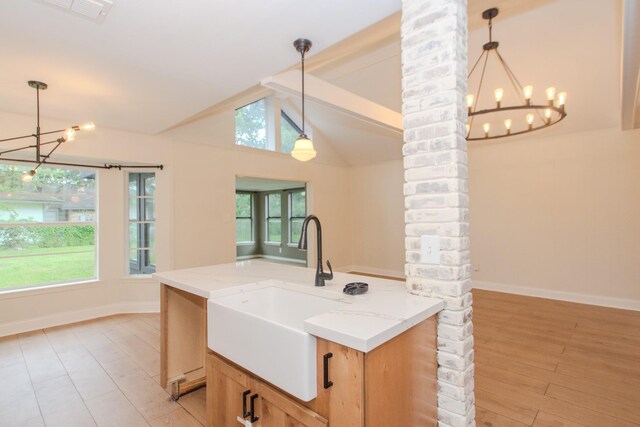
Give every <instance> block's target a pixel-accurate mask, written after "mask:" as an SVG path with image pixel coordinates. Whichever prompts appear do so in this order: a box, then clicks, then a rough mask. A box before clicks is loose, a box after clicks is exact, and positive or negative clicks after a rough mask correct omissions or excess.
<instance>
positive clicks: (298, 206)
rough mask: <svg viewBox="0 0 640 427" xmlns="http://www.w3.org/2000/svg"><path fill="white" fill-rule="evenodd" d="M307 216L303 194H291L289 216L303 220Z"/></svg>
mask: <svg viewBox="0 0 640 427" xmlns="http://www.w3.org/2000/svg"><path fill="white" fill-rule="evenodd" d="M306 215H307V206H306V198H305V192H304V191H300V192H296V193H291V216H292V217H301V218H304V217H305V216H306Z"/></svg>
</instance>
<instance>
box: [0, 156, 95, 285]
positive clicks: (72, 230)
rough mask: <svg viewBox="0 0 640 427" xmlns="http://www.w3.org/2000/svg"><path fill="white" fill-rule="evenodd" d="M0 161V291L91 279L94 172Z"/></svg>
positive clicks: (93, 254) (93, 231)
mask: <svg viewBox="0 0 640 427" xmlns="http://www.w3.org/2000/svg"><path fill="white" fill-rule="evenodd" d="M30 169H31V167H23V166H17V165H10V164H0V277H1V278H2V280H0V291H3V290H7V289H12V288H24V287H36V286H42V285H48V284H54V283H66V282H78V281H84V280H89V279H95V278H96V244H95V243H96V239H95V232H96V209H95V207H96V173H95V171H93V170H86V169H83V170H81V169H57V168H52V167H48V166H45V165H42V166H40V167H39V168H38V173H37V174H36V175H35V176H34V177H33V180H32V181H31V182H23V181H22V180H21V176H22V172H23V171H28V170H30Z"/></svg>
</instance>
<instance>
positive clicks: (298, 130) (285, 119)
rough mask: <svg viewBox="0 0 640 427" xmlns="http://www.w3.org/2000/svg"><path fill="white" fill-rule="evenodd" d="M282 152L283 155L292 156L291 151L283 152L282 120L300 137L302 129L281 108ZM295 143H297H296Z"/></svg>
mask: <svg viewBox="0 0 640 427" xmlns="http://www.w3.org/2000/svg"><path fill="white" fill-rule="evenodd" d="M280 120H281V122H280V130H279V132H280V152H281V153H283V154H291V151H284V150H283V147H284V146H283V144H282V120H284V121H285V122H286V123H288V124H289V125H290V126H291V127H292V128H293V129H294V130H295V131H296V132H297V133H298V135H302V129H301V128H300V126H298V125H297V124H296V122H294V121H293V119H292V118H291V117H289V115H288V114H287V113H286V112H285V111H284V109H282V108H280ZM294 142H295V141H294ZM291 150H293V147H291Z"/></svg>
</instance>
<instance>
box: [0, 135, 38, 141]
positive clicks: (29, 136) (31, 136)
mask: <svg viewBox="0 0 640 427" xmlns="http://www.w3.org/2000/svg"><path fill="white" fill-rule="evenodd" d="M34 137H35V135H34V134H29V135H24V136H14V137H13V138H5V139H0V142H7V141H15V140H16V139H24V138H34Z"/></svg>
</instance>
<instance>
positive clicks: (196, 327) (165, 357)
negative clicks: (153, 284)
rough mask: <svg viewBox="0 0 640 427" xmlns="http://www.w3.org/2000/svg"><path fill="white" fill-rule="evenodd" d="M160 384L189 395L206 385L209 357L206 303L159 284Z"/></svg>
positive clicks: (188, 294) (173, 391) (196, 297)
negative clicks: (177, 379) (205, 363)
mask: <svg viewBox="0 0 640 427" xmlns="http://www.w3.org/2000/svg"><path fill="white" fill-rule="evenodd" d="M160 337H161V338H160V384H161V385H162V387H163V388H167V387H168V386H171V385H172V383H173V382H174V380H175V379H176V378H181V380H180V381H179V390H172V393H173V394H174V395H175V394H184V393H188V392H189V391H191V390H194V389H196V388H198V387H201V386H202V385H203V384H204V380H205V373H204V361H205V357H206V354H207V300H206V298H202V297H199V296H197V295H194V294H191V293H189V292H185V291H182V290H180V289H177V288H174V287H172V286H169V285H165V284H161V285H160Z"/></svg>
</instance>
